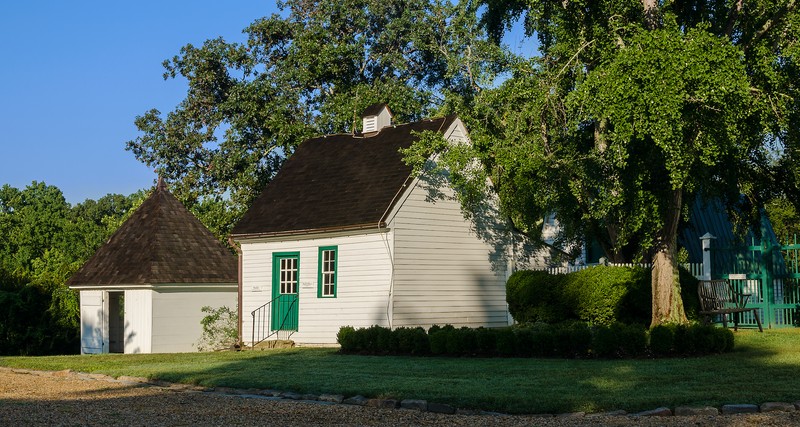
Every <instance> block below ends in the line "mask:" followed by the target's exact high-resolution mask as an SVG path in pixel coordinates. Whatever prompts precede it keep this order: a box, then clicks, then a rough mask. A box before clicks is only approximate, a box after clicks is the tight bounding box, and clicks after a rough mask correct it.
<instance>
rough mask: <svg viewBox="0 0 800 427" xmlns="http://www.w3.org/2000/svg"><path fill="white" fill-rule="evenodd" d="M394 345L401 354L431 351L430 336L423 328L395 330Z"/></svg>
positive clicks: (393, 335)
mask: <svg viewBox="0 0 800 427" xmlns="http://www.w3.org/2000/svg"><path fill="white" fill-rule="evenodd" d="M392 344H393V349H394V351H395V352H396V353H399V354H412V355H424V354H427V353H428V352H429V351H430V343H429V342H428V334H426V333H425V330H424V329H422V328H397V329H395V330H393V331H392ZM343 348H344V346H343Z"/></svg>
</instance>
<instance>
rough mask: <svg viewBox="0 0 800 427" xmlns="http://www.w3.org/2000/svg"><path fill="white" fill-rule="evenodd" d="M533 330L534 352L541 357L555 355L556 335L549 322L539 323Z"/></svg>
mask: <svg viewBox="0 0 800 427" xmlns="http://www.w3.org/2000/svg"><path fill="white" fill-rule="evenodd" d="M534 326H535V327H534V328H533V329H532V330H531V331H532V335H531V340H532V341H533V342H532V344H531V346H532V354H533V355H534V356H539V357H549V356H552V355H553V349H554V348H555V341H556V337H555V335H554V334H553V328H552V327H551V326H550V325H548V324H537V325H534Z"/></svg>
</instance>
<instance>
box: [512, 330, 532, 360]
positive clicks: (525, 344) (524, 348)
mask: <svg viewBox="0 0 800 427" xmlns="http://www.w3.org/2000/svg"><path fill="white" fill-rule="evenodd" d="M533 336H534V332H533V330H531V329H530V328H517V329H515V330H514V340H515V341H516V342H515V343H514V349H515V354H516V355H517V356H521V357H531V355H532V354H533V348H534V338H533Z"/></svg>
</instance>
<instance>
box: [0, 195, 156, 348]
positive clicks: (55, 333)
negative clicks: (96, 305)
mask: <svg viewBox="0 0 800 427" xmlns="http://www.w3.org/2000/svg"><path fill="white" fill-rule="evenodd" d="M143 195H144V192H139V193H135V194H133V195H131V196H128V197H126V196H121V195H117V194H109V195H107V196H104V197H102V198H100V199H99V200H97V201H94V200H86V201H85V202H83V203H81V204H78V205H75V206H70V204H69V203H67V202H66V200H65V199H64V195H63V194H62V192H61V190H59V189H58V188H57V187H54V186H49V185H47V184H45V183H40V182H33V183H31V184H30V185H29V186H27V187H26V188H24V189H22V190H19V189H17V188H14V187H11V186H9V185H4V186H2V187H0V307H2V309H0V354H63V353H72V352H75V351H77V350H78V348H79V347H78V343H77V340H78V339H79V304H78V296H77V293H76V292H75V291H72V290H70V289H68V288H67V287H66V285H65V282H66V280H67V279H68V278H69V277H70V276H71V275H72V274H73V273H74V272H75V271H77V270H78V269H79V268H80V267H81V265H83V263H84V262H86V260H87V259H88V258H89V257H90V256H92V255H93V254H94V252H95V251H96V250H97V248H98V247H99V246H100V245H101V244H103V243H104V242H105V241H106V240H107V239H108V238H109V236H110V235H111V234H112V233H113V232H114V231H115V230H116V229H117V228H118V227H119V225H120V224H121V223H122V219H123V218H125V217H126V216H127V215H128V214H129V213H130V212H131V208H132V207H133V206H134V205H135V204H137V203H140V201H141V199H142V197H143Z"/></svg>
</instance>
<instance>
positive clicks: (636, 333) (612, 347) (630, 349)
mask: <svg viewBox="0 0 800 427" xmlns="http://www.w3.org/2000/svg"><path fill="white" fill-rule="evenodd" d="M646 348H647V334H646V333H645V329H644V327H642V326H640V325H626V324H623V323H618V322H617V323H613V324H611V325H607V326H606V325H600V326H597V327H595V329H594V334H593V337H592V350H593V352H594V354H595V356H597V357H603V358H617V357H637V356H640V355H642V354H644V352H645V349H646Z"/></svg>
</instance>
